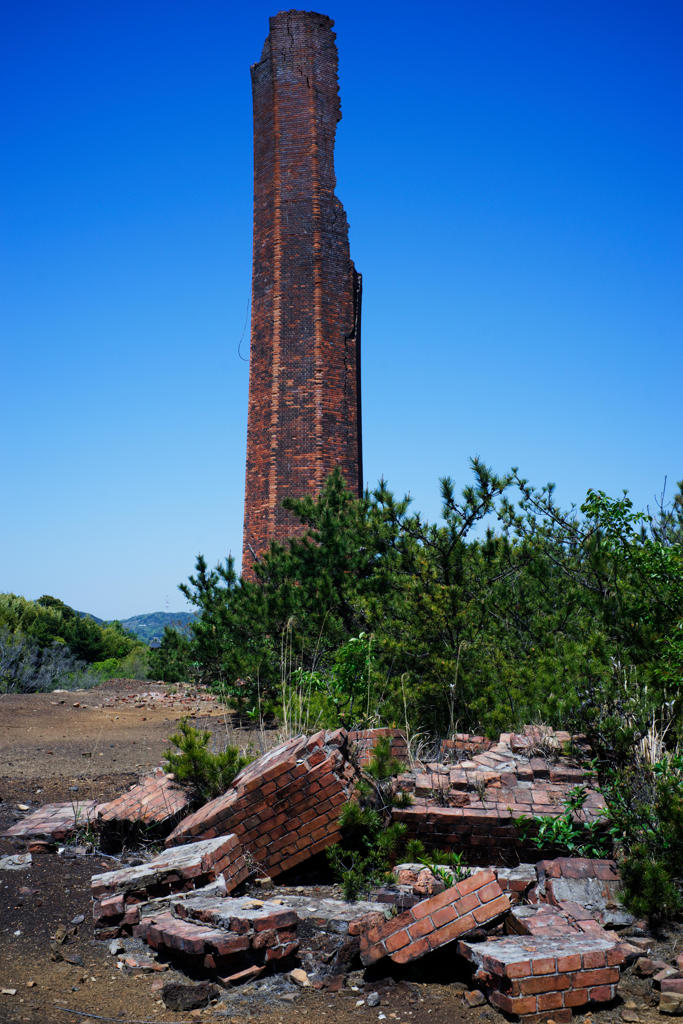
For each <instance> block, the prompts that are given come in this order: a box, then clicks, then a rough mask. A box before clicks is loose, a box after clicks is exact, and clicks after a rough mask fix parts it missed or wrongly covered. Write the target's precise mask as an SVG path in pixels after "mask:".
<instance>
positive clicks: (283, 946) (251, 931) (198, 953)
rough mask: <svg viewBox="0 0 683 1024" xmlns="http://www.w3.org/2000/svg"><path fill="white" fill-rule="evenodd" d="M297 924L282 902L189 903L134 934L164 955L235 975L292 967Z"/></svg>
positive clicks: (143, 924) (142, 924) (148, 920)
mask: <svg viewBox="0 0 683 1024" xmlns="http://www.w3.org/2000/svg"><path fill="white" fill-rule="evenodd" d="M250 904H251V905H250ZM296 924H297V916H296V914H295V913H293V912H292V911H291V910H286V909H283V908H282V907H280V906H278V905H277V904H262V903H261V902H260V901H248V900H233V899H231V900H217V901H214V902H213V904H212V903H211V902H210V901H202V900H201V899H200V901H199V903H198V904H197V905H195V906H192V905H191V902H190V901H183V902H182V903H178V904H177V905H176V906H175V907H174V908H173V912H172V911H168V912H165V913H161V914H158V915H156V916H152V917H148V918H145V919H143V920H142V921H141V922H140V924H139V925H137V927H136V928H135V929H134V934H135V935H136V936H137V937H138V938H142V939H144V941H145V942H146V943H147V944H148V945H149V946H151V947H152V949H155V950H157V951H159V952H164V953H166V954H170V955H174V954H175V955H178V954H180V955H182V957H183V958H189V959H190V961H191V962H194V965H195V966H201V967H203V968H204V969H208V970H215V971H218V972H219V973H225V972H228V973H229V974H234V973H235V972H236V971H239V970H244V969H248V968H249V967H254V966H261V967H266V966H268V967H273V968H274V967H278V966H284V964H287V963H289V962H290V961H291V958H292V957H293V956H294V955H295V954H296V952H297V950H298V948H299V943H298V940H297V937H296ZM280 961H282V964H281V963H280Z"/></svg>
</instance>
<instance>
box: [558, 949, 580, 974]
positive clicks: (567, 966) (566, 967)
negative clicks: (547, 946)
mask: <svg viewBox="0 0 683 1024" xmlns="http://www.w3.org/2000/svg"><path fill="white" fill-rule="evenodd" d="M557 970H558V971H559V972H560V973H561V972H564V971H580V970H581V954H580V953H568V954H567V955H566V956H558V958H557Z"/></svg>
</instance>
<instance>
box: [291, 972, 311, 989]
mask: <svg viewBox="0 0 683 1024" xmlns="http://www.w3.org/2000/svg"><path fill="white" fill-rule="evenodd" d="M289 976H290V978H291V979H292V981H293V982H294V984H295V985H298V986H299V988H310V987H311V982H310V981H309V978H308V975H307V974H306V971H305V970H304V969H303V967H295V968H294V970H293V971H290V972H289Z"/></svg>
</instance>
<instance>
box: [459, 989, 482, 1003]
mask: <svg viewBox="0 0 683 1024" xmlns="http://www.w3.org/2000/svg"><path fill="white" fill-rule="evenodd" d="M464 996H465V1002H466V1003H467V1005H468V1006H483V1005H484V1003H485V1002H486V996H485V995H484V993H483V992H481V991H480V990H479V989H478V988H475V989H474V990H473V991H472V992H465V993H464Z"/></svg>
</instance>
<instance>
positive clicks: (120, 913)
mask: <svg viewBox="0 0 683 1024" xmlns="http://www.w3.org/2000/svg"><path fill="white" fill-rule="evenodd" d="M247 875H248V868H247V865H246V863H245V860H244V857H243V855H242V851H241V848H240V846H239V843H238V841H237V838H236V837H235V836H234V835H227V836H221V837H220V838H217V839H208V840H206V841H204V842H199V843H192V844H191V845H188V846H182V847H176V848H174V849H172V850H168V851H166V852H165V853H162V854H160V855H159V856H158V857H155V858H154V859H153V860H151V861H148V862H147V863H146V864H140V865H136V866H135V867H130V868H122V869H121V870H119V871H108V872H106V873H105V874H99V875H93V878H92V879H91V882H90V889H91V894H92V897H93V920H94V922H95V934H96V935H97V936H98V937H99V938H102V939H106V938H113V937H114V936H116V935H122V934H126V933H130V932H131V931H132V929H133V927H134V926H135V925H137V924H138V923H139V921H140V912H141V909H142V908H143V907H144V905H145V904H146V903H147V902H149V900H153V899H157V898H159V897H160V896H167V895H169V894H171V893H178V892H189V891H191V890H193V889H199V888H202V887H203V886H205V885H208V884H209V883H211V882H214V881H216V880H217V879H219V878H220V879H222V880H223V882H224V885H223V891H224V892H232V891H233V890H234V889H236V888H237V886H238V885H240V884H241V883H242V882H243V881H244V880H245V879H246V877H247Z"/></svg>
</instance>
